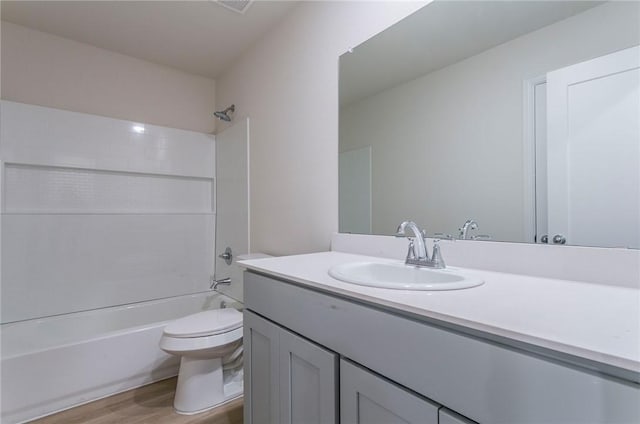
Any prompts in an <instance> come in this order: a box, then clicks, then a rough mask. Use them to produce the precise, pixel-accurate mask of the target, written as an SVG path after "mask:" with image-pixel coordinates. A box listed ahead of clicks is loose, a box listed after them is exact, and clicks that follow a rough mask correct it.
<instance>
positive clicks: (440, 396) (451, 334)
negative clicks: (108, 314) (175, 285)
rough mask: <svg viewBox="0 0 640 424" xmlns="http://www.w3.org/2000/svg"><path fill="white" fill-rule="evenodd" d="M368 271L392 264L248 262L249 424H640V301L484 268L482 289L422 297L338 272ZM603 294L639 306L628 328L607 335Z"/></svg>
mask: <svg viewBox="0 0 640 424" xmlns="http://www.w3.org/2000/svg"><path fill="white" fill-rule="evenodd" d="M362 260H372V261H381V262H391V260H388V259H381V258H371V257H366V256H361V255H352V254H346V253H340V252H326V253H317V254H310V255H299V256H290V257H281V258H272V259H260V260H254V261H246V262H244V263H243V264H242V265H243V266H245V267H246V268H247V270H248V271H246V272H245V308H246V309H245V315H244V328H245V329H244V345H245V423H252V424H262V423H273V424H279V423H311V422H317V423H337V422H341V423H372V422H384V423H395V422H407V423H433V424H437V423H440V424H444V423H446V424H453V423H458V424H460V423H473V422H479V423H590V422H601V423H604V422H606V423H612V422H617V423H636V422H640V402H639V401H640V386H639V384H638V383H639V381H640V378H639V376H640V373H639V370H640V361H639V359H640V358H639V357H638V352H637V349H638V346H637V341H638V330H637V320H636V321H635V324H634V322H629V319H634V314H637V310H636V309H637V300H638V298H637V297H636V298H633V296H634V295H635V296H637V295H638V291H637V290H635V289H630V288H622V287H607V286H599V285H594V284H584V283H577V282H570V281H562V280H551V279H543V278H536V277H527V276H522V275H515V274H505V273H497V272H489V271H486V272H485V271H479V273H480V274H479V275H481V276H482V277H483V278H484V280H485V284H483V285H482V286H479V287H474V288H470V289H465V290H451V291H442V292H416V291H406V290H391V289H381V288H371V287H364V286H358V285H354V284H350V283H344V282H341V281H338V280H335V279H333V278H332V277H330V276H329V275H328V274H327V270H328V269H329V268H330V267H332V266H335V265H339V264H344V263H350V262H356V261H362ZM396 262H397V261H396ZM550 290H551V291H553V293H549V291H550ZM599 290H600V291H602V290H605V291H607V293H608V294H607V296H610V297H611V296H613V297H615V296H619V297H620V298H629V296H631V298H630V302H631V303H628V305H630V306H629V307H628V308H627V307H625V306H624V304H623V303H618V305H623V306H619V307H618V308H617V311H616V313H617V314H619V315H621V316H620V320H621V321H620V322H627V327H624V326H623V327H622V328H620V327H618V328H616V329H613V328H611V329H609V330H607V329H604V328H603V327H602V326H601V325H600V326H599V324H598V322H597V321H598V320H607V319H609V318H608V316H609V315H608V312H607V311H602V310H600V311H597V310H594V309H590V307H591V306H593V305H591V306H589V305H590V302H591V300H590V298H591V297H592V296H595V297H596V298H597V297H599V296H602V295H604V294H603V293H601V292H599ZM536 292H537V293H538V294H536ZM553 298H555V299H557V301H556V302H553V301H550V300H549V299H553ZM535 311H537V312H538V313H537V314H536V313H535ZM588 312H591V315H590V316H589V314H588ZM616 313H613V314H611V316H614V315H616ZM594 314H595V315H594ZM563 316H564V317H565V318H564V319H563V318H562V317H563ZM635 318H636V319H637V317H635ZM611 324H616V325H617V324H618V323H611ZM585 328H586V329H592V330H593V331H592V332H589V331H587V332H584V331H583V330H584V329H585ZM634 328H635V329H634ZM588 333H591V334H588ZM621 339H624V340H621ZM616 340H617V341H616Z"/></svg>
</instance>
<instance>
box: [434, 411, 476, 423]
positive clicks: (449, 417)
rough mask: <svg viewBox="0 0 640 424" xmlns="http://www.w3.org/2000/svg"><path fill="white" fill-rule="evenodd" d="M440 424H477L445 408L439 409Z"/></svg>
mask: <svg viewBox="0 0 640 424" xmlns="http://www.w3.org/2000/svg"><path fill="white" fill-rule="evenodd" d="M440 424H477V423H476V422H475V421H471V420H470V419H468V418H465V417H463V416H462V415H460V414H456V413H455V412H453V411H450V410H448V409H447V408H441V409H440Z"/></svg>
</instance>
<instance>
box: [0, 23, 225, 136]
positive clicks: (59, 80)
mask: <svg viewBox="0 0 640 424" xmlns="http://www.w3.org/2000/svg"><path fill="white" fill-rule="evenodd" d="M1 33H2V37H1V40H2V48H1V51H0V53H1V68H2V69H1V72H0V73H1V78H2V80H1V85H0V89H1V97H2V99H4V100H12V101H16V102H21V103H29V104H35V105H40V106H48V107H54V108H59V109H66V110H71V111H75V112H85V113H91V114H96V115H102V116H108V117H112V118H119V119H127V120H131V121H138V122H144V123H148V124H156V125H162V126H167V127H173V128H181V129H187V130H192V131H199V132H205V133H211V132H213V131H214V130H215V118H213V112H214V110H215V108H214V106H215V104H214V96H215V82H214V80H212V79H209V78H204V77H201V76H196V75H191V74H188V73H186V72H182V71H178V70H175V69H172V68H169V67H166V66H161V65H156V64H154V63H150V62H146V61H144V60H140V59H135V58H132V57H129V56H125V55H122V54H118V53H114V52H111V51H108V50H104V49H100V48H97V47H93V46H91V45H88V44H83V43H79V42H76V41H72V40H69V39H65V38H61V37H57V36H54V35H50V34H47V33H43V32H39V31H34V30H32V29H29V28H26V27H23V26H19V25H15V24H12V23H9V22H5V21H2V24H1Z"/></svg>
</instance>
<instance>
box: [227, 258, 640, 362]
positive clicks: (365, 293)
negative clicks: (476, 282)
mask: <svg viewBox="0 0 640 424" xmlns="http://www.w3.org/2000/svg"><path fill="white" fill-rule="evenodd" d="M356 261H375V262H395V263H402V261H397V260H391V259H382V258H377V257H369V256H361V255H353V254H347V253H339V252H324V253H314V254H307V255H295V256H283V257H276V258H266V259H255V260H248V261H241V262H239V264H240V265H241V266H243V267H245V268H247V269H249V270H254V271H258V272H263V273H267V274H271V275H273V276H275V277H281V278H285V279H288V280H291V281H294V282H296V283H300V284H302V285H305V286H309V287H315V288H319V289H322V290H325V291H329V292H333V293H336V294H339V295H341V296H344V297H347V298H351V299H356V300H361V301H365V302H368V303H374V304H378V305H381V306H384V307H386V308H390V309H393V310H396V311H399V312H408V313H411V314H414V315H418V316H423V317H427V318H431V319H436V320H439V321H444V322H446V323H451V324H455V325H461V326H464V327H466V328H469V329H473V330H477V331H480V332H482V333H487V334H493V335H496V336H500V337H505V338H508V339H510V340H515V341H518V342H524V343H527V344H530V345H534V346H539V347H542V348H544V349H550V350H553V351H556V352H561V353H566V354H569V355H573V356H576V357H579V358H585V359H588V360H591V361H595V362H598V363H603V364H607V365H611V366H614V367H617V368H621V369H623V370H626V371H631V372H634V373H639V372H640V290H638V289H634V288H626V287H618V286H608V285H599V284H591V283H581V282H575V281H565V280H556V279H547V278H538V277H530V276H525V275H517V274H506V273H499V272H489V271H481V270H469V271H472V272H473V273H474V274H476V275H479V276H481V277H482V278H483V279H484V281H485V283H484V284H483V285H481V286H478V287H474V288H470V289H463V290H448V291H408V290H394V289H382V288H373V287H366V286H360V285H356V284H351V283H345V282H342V281H339V280H336V279H334V278H332V277H330V276H329V274H328V273H327V271H328V269H329V268H330V267H331V266H333V265H337V264H342V263H347V262H356Z"/></svg>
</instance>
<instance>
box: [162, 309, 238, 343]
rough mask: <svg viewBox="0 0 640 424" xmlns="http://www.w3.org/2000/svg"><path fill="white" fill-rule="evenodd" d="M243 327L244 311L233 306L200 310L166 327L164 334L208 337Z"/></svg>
mask: <svg viewBox="0 0 640 424" xmlns="http://www.w3.org/2000/svg"><path fill="white" fill-rule="evenodd" d="M240 327H242V313H241V312H239V311H238V310H236V309H233V308H225V309H214V310H211V311H204V312H198V313H197V314H193V315H189V316H187V317H184V318H180V319H178V320H176V321H174V322H172V323H171V324H169V325H167V326H166V327H165V329H164V335H165V336H167V337H175V338H193V337H207V336H215V335H219V334H224V333H228V332H230V331H232V330H235V329H237V328H240Z"/></svg>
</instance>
